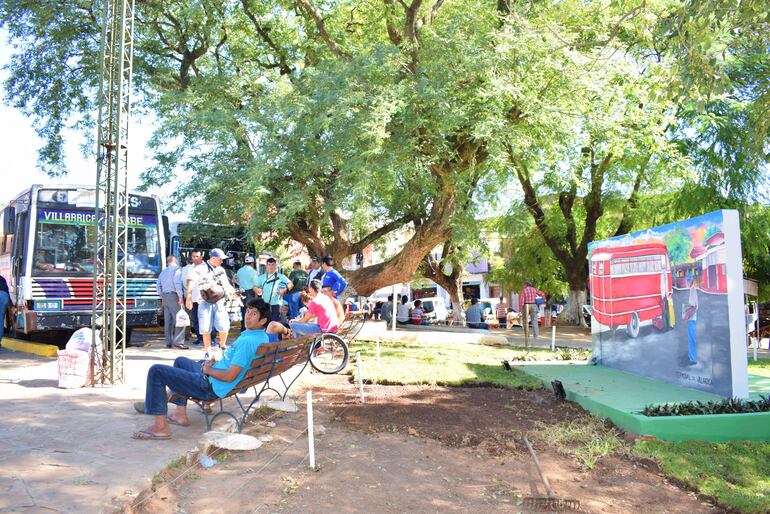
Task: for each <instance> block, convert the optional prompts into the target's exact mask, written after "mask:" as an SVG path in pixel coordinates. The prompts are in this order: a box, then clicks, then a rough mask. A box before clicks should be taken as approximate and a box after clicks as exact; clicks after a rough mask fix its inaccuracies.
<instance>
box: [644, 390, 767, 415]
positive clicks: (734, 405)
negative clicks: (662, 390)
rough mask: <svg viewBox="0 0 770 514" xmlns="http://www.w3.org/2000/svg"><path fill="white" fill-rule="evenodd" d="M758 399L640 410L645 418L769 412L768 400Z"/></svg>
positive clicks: (666, 405) (654, 407)
mask: <svg viewBox="0 0 770 514" xmlns="http://www.w3.org/2000/svg"><path fill="white" fill-rule="evenodd" d="M760 398H761V400H742V399H740V398H725V399H724V400H721V401H717V402H702V401H690V402H684V403H664V404H661V405H645V407H644V409H642V414H643V415H645V416H650V417H656V416H698V415H710V414H747V413H753V412H770V399H768V398H767V397H764V396H761V395H760Z"/></svg>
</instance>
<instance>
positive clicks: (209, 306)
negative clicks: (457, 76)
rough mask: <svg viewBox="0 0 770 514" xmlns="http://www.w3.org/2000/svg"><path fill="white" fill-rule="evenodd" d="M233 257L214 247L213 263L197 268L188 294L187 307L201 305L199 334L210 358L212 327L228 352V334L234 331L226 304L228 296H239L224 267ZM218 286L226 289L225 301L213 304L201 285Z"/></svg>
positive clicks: (192, 276)
mask: <svg viewBox="0 0 770 514" xmlns="http://www.w3.org/2000/svg"><path fill="white" fill-rule="evenodd" d="M229 258H230V257H229V256H228V255H227V254H226V253H225V252H224V251H222V250H221V249H219V248H214V249H213V250H211V252H210V253H209V260H208V261H206V262H203V263H201V264H199V265H198V266H195V269H194V270H193V273H191V274H190V278H189V279H188V280H189V282H188V284H189V286H188V289H189V291H190V292H189V293H188V295H187V301H186V306H187V308H188V309H190V308H192V303H193V302H195V303H197V304H198V332H199V333H200V334H201V336H203V348H204V351H205V352H206V357H205V358H207V359H208V358H209V353H210V352H211V328H212V325H213V327H214V328H216V329H217V333H218V334H219V346H220V347H221V348H222V351H223V352H224V349H225V346H226V344H227V331H228V330H230V316H229V315H228V313H227V307H226V305H225V296H226V295H232V294H234V293H235V290H234V289H233V286H232V285H231V284H230V281H229V280H228V279H227V273H226V272H225V269H224V268H223V267H222V262H224V261H225V259H229ZM211 283H214V284H218V285H219V286H221V288H222V289H223V290H224V294H223V295H222V297H221V298H219V299H217V300H216V301H215V302H212V299H211V298H209V299H208V300H207V299H206V298H204V296H203V295H202V294H201V285H203V284H211Z"/></svg>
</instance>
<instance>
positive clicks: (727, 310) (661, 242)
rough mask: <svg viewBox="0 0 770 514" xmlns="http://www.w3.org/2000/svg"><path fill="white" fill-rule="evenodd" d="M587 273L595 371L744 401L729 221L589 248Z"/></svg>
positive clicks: (659, 230)
mask: <svg viewBox="0 0 770 514" xmlns="http://www.w3.org/2000/svg"><path fill="white" fill-rule="evenodd" d="M588 264H589V287H590V298H591V307H592V311H593V318H592V320H591V332H592V335H593V351H594V360H595V361H596V362H598V363H599V364H600V365H604V366H610V367H614V368H618V369H622V370H624V371H629V372H632V373H637V374H640V375H644V376H648V377H650V378H655V379H658V380H663V381H666V382H673V383H677V384H681V385H684V386H686V387H693V388H696V389H701V390H706V391H711V392H715V393H717V394H721V395H724V396H734V395H735V396H744V395H747V394H748V378H747V373H746V349H745V337H746V334H745V326H744V325H745V320H744V313H743V280H742V273H743V271H742V265H741V264H742V263H741V254H740V227H739V223H738V213H737V212H736V211H727V210H726V211H717V212H712V213H709V214H705V215H703V216H699V217H697V218H693V219H689V220H683V221H680V222H677V223H672V224H670V225H665V226H661V227H654V228H651V229H648V230H644V231H640V232H635V233H632V234H626V235H624V236H620V237H615V238H612V239H608V240H606V241H596V242H593V243H591V245H590V247H589V255H588Z"/></svg>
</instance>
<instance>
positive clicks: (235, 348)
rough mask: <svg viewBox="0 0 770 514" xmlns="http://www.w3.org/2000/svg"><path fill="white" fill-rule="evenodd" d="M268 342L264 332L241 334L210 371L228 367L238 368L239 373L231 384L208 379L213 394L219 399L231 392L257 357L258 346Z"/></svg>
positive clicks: (256, 331)
mask: <svg viewBox="0 0 770 514" xmlns="http://www.w3.org/2000/svg"><path fill="white" fill-rule="evenodd" d="M269 341H270V338H269V337H268V335H267V333H266V332H265V331H264V330H246V331H245V332H242V333H241V335H240V336H238V339H236V340H235V342H233V344H232V345H231V346H230V347H229V348H228V349H227V350H225V354H224V355H223V356H222V359H221V360H219V361H217V362H216V363H215V364H214V365H213V366H212V369H222V370H224V369H228V368H229V367H230V366H240V367H241V368H242V369H241V372H240V373H238V376H237V377H235V380H233V381H232V382H223V381H222V380H219V379H216V378H214V377H211V376H210V377H209V380H210V381H211V388H212V389H213V390H214V394H216V395H217V396H219V397H220V398H224V397H225V396H227V394H228V393H229V392H230V391H232V390H233V387H235V385H236V384H237V383H238V382H240V381H241V380H243V376H244V375H245V374H246V372H247V371H248V370H249V366H250V365H251V361H252V360H254V357H256V356H257V349H258V348H259V347H260V345H262V344H264V343H267V342H269Z"/></svg>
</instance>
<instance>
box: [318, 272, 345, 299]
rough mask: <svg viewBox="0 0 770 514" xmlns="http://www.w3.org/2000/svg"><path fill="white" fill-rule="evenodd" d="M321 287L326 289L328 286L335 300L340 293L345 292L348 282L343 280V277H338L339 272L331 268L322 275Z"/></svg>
mask: <svg viewBox="0 0 770 514" xmlns="http://www.w3.org/2000/svg"><path fill="white" fill-rule="evenodd" d="M321 285H322V286H324V287H326V286H329V287H331V288H332V289H333V290H334V297H335V298H337V297H338V296H339V295H340V293H342V291H344V290H345V288H346V287H348V281H347V280H345V277H343V276H342V275H340V272H339V271H337V270H336V269H334V268H332V269H330V270H329V271H327V272H326V273H324V278H323V281H322V282H321Z"/></svg>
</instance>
